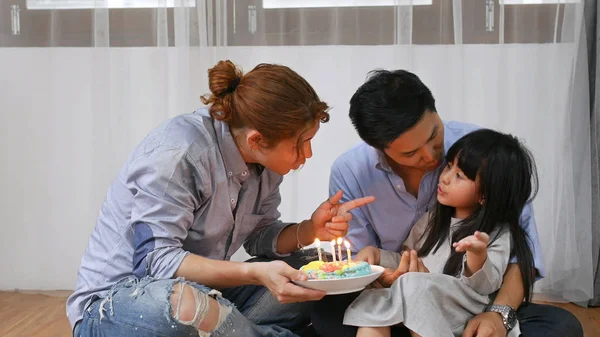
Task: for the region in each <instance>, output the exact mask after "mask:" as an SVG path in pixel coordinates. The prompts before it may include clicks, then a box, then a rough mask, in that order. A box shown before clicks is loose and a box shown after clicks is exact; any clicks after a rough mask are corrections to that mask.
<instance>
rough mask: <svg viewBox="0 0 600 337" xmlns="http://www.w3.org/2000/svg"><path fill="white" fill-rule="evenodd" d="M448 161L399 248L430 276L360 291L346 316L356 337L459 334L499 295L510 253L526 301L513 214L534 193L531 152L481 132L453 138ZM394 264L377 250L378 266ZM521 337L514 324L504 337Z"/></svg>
mask: <svg viewBox="0 0 600 337" xmlns="http://www.w3.org/2000/svg"><path fill="white" fill-rule="evenodd" d="M446 162H447V163H448V165H447V167H446V168H445V169H444V171H443V172H442V174H441V176H440V179H439V185H438V194H437V201H438V202H437V203H436V207H435V209H434V210H433V211H432V212H431V213H428V214H425V215H424V216H423V217H422V218H421V219H420V220H419V221H418V222H417V223H416V224H415V225H414V227H413V228H412V230H411V233H410V234H409V236H408V238H407V240H406V241H405V242H404V249H406V250H413V249H414V250H417V251H418V255H419V256H421V257H422V260H423V263H424V264H425V267H427V268H428V269H429V271H430V273H414V272H413V273H406V274H404V275H402V276H400V277H399V278H398V279H397V280H396V281H394V283H393V284H392V286H391V287H390V288H388V289H370V290H366V291H364V292H363V293H362V294H361V295H360V296H359V297H358V298H357V299H356V300H355V301H354V302H353V303H352V304H351V305H350V307H349V308H348V309H347V310H346V313H345V317H344V324H346V325H352V326H358V327H360V328H359V329H358V334H357V336H359V337H363V336H390V326H393V325H397V324H400V323H402V324H403V325H404V326H406V327H407V328H408V329H409V330H410V331H411V334H412V335H413V336H422V337H445V336H453V335H454V336H460V335H461V334H462V332H463V329H464V327H465V326H466V324H467V322H468V321H469V319H470V318H472V317H473V316H475V315H476V314H479V313H481V312H483V310H484V309H485V307H486V306H487V305H488V304H489V303H490V300H491V299H493V297H494V296H495V294H496V292H497V291H498V289H500V286H501V284H502V278H503V275H504V271H505V270H506V268H507V265H508V262H509V259H510V258H511V256H513V255H516V258H517V260H518V261H519V268H520V271H521V276H522V279H523V285H524V291H525V297H526V300H527V301H528V300H529V297H530V289H531V287H532V284H533V280H534V275H533V270H534V266H533V257H532V252H531V251H530V249H529V246H528V244H527V235H526V233H525V232H524V231H523V230H522V228H521V226H519V216H520V214H521V211H522V210H523V207H524V206H525V204H526V203H527V202H529V200H530V199H531V197H533V195H535V188H536V187H537V175H536V170H535V163H534V160H533V158H532V156H531V154H530V152H529V151H528V150H527V149H526V148H524V147H523V146H522V145H521V144H520V143H519V141H518V140H517V139H516V138H514V137H512V136H509V135H505V134H502V133H499V132H496V131H492V130H487V129H483V130H478V131H475V132H472V133H470V134H467V135H465V136H464V137H462V138H461V139H459V140H458V141H457V142H456V143H455V144H454V145H453V146H452V147H451V148H450V149H449V150H448V152H447V154H446ZM400 259H401V254H399V253H396V252H388V251H382V252H381V261H380V264H381V265H382V266H385V267H391V268H395V267H396V266H398V264H399V261H400ZM519 333H520V332H519V328H518V326H515V328H513V329H512V330H511V331H510V332H509V336H518V335H519Z"/></svg>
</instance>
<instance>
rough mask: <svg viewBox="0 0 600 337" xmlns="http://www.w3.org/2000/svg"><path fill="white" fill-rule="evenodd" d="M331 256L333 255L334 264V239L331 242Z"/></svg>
mask: <svg viewBox="0 0 600 337" xmlns="http://www.w3.org/2000/svg"><path fill="white" fill-rule="evenodd" d="M331 255H333V262H335V239H333V240H331Z"/></svg>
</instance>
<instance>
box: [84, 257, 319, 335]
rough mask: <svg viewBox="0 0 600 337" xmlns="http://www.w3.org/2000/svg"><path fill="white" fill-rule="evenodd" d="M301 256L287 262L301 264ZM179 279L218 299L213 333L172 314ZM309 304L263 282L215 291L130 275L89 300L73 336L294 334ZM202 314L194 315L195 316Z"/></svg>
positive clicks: (305, 322)
mask: <svg viewBox="0 0 600 337" xmlns="http://www.w3.org/2000/svg"><path fill="white" fill-rule="evenodd" d="M305 259H306V258H302V260H300V261H296V263H290V262H288V261H286V262H288V264H290V265H291V266H292V267H295V268H299V265H302V264H305V263H306V260H305ZM284 260H286V259H284ZM182 284H185V285H189V286H190V287H192V288H193V290H194V291H196V292H197V293H196V294H195V295H196V301H198V299H199V298H201V299H205V298H206V296H210V297H212V298H214V299H216V300H217V302H218V303H219V309H220V311H219V312H220V317H219V324H217V327H216V328H215V330H213V331H212V332H211V333H205V332H203V331H199V329H198V328H197V327H196V326H195V325H194V324H191V323H192V322H185V324H184V323H182V320H180V319H179V320H178V319H176V317H177V314H178V313H177V310H174V309H175V307H174V306H172V303H171V294H172V293H173V291H174V290H175V289H176V288H179V287H181V285H182ZM203 296H204V297H203ZM311 308H312V302H303V303H288V304H281V303H279V301H277V299H276V298H275V297H274V296H273V295H272V294H271V293H270V292H269V290H268V289H266V288H264V287H262V286H255V285H248V286H241V287H235V288H228V289H223V290H221V291H216V290H213V289H210V288H208V287H206V286H204V285H200V284H197V283H194V282H189V281H186V280H183V279H167V280H164V279H162V280H161V279H154V278H150V277H146V278H143V279H137V278H135V277H133V276H132V277H130V278H128V279H125V280H123V281H121V282H120V283H118V284H116V285H115V286H113V288H112V289H111V291H110V292H109V294H108V295H107V296H106V297H104V298H97V299H95V300H93V301H92V302H91V303H90V305H89V306H88V307H87V308H86V310H85V312H84V315H83V319H82V320H81V321H79V322H78V323H77V324H76V326H75V329H74V331H73V336H75V337H96V336H128V337H138V336H139V337H141V336H194V337H198V336H200V337H202V336H244V337H252V336H273V337H287V336H297V334H298V333H300V331H301V330H302V329H304V328H306V326H307V325H308V324H309V322H310V310H311ZM201 315H202V314H200V316H201ZM196 316H198V313H197V314H196ZM202 318H203V317H194V319H195V320H196V321H198V322H200V321H202Z"/></svg>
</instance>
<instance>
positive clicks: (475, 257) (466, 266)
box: [453, 230, 511, 295]
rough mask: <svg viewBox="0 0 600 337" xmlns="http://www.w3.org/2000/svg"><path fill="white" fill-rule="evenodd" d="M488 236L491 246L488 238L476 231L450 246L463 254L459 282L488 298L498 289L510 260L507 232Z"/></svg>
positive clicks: (509, 244) (509, 243) (508, 233)
mask: <svg viewBox="0 0 600 337" xmlns="http://www.w3.org/2000/svg"><path fill="white" fill-rule="evenodd" d="M491 236H492V239H493V242H492V243H491V244H489V241H490V237H489V236H488V235H487V234H485V233H479V232H478V233H477V234H475V235H472V236H469V237H467V238H464V239H463V240H461V241H460V242H457V243H454V244H453V246H454V247H455V248H456V250H457V251H459V252H460V251H466V254H465V256H464V261H463V270H462V273H461V275H462V277H461V279H462V280H463V282H465V283H466V284H467V285H468V286H470V287H471V288H473V289H474V290H475V291H477V292H478V293H479V294H481V295H489V294H492V293H494V292H496V291H498V289H500V286H501V285H502V278H503V276H504V272H505V271H506V268H507V265H508V261H509V259H510V251H511V236H510V232H509V231H508V230H503V231H502V232H501V233H500V234H497V233H492V235H491ZM495 236H498V237H497V238H495ZM494 238H495V239H494Z"/></svg>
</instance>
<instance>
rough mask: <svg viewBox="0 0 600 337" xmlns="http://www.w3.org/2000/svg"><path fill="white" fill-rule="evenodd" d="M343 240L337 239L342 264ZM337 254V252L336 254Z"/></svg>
mask: <svg viewBox="0 0 600 337" xmlns="http://www.w3.org/2000/svg"><path fill="white" fill-rule="evenodd" d="M342 241H343V240H342V238H338V239H337V244H338V255H339V257H340V262H342ZM334 254H335V252H334Z"/></svg>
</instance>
